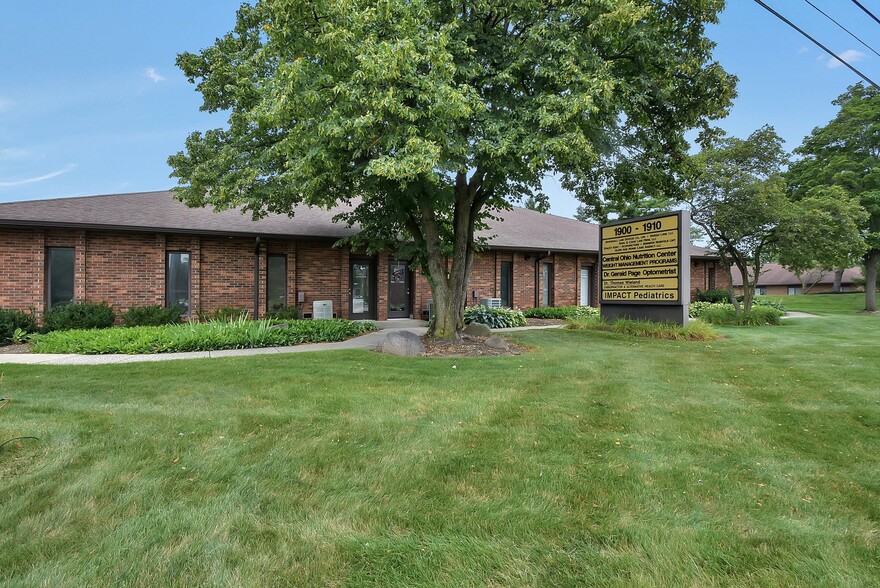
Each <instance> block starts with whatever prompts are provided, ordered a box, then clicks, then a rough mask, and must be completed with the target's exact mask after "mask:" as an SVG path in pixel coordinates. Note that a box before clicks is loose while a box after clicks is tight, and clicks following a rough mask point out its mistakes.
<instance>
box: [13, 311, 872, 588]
mask: <svg viewBox="0 0 880 588" xmlns="http://www.w3.org/2000/svg"><path fill="white" fill-rule="evenodd" d="M878 327H880V318H878V317H874V316H864V315H855V314H853V315H848V314H838V315H833V316H828V317H824V318H822V319H791V320H790V321H786V323H785V324H784V325H783V326H780V327H776V328H772V329H748V330H746V329H737V328H719V331H721V332H722V333H723V334H725V335H726V337H727V338H725V339H723V340H719V341H711V342H690V341H660V340H652V339H644V338H638V337H632V336H627V335H621V334H617V333H602V332H594V331H564V330H542V331H531V332H524V333H520V334H518V335H517V340H518V342H520V343H522V344H526V345H529V346H531V347H533V348H534V351H533V352H532V353H530V354H528V355H524V356H518V357H498V358H454V359H451V358H446V359H424V358H417V359H403V358H394V357H387V356H382V355H377V354H371V353H368V352H355V351H350V352H326V353H316V354H298V355H296V356H292V355H291V356H272V357H257V358H236V359H228V360H211V361H185V362H183V361H182V362H169V363H167V364H165V363H163V364H161V365H156V364H150V365H147V364H141V365H137V364H132V365H125V366H94V367H76V368H71V367H30V366H4V367H3V368H2V372H3V374H4V379H3V382H2V384H0V396H12V397H13V401H12V402H11V403H10V404H9V405H8V406H7V407H6V408H5V409H3V410H2V411H0V439H6V438H8V437H12V436H17V435H25V434H28V435H37V436H39V437H41V441H40V442H39V443H34V444H27V443H22V444H21V447H14V448H12V449H10V450H8V451H6V450H4V451H3V452H2V453H0V496H3V502H2V507H0V528H2V529H3V530H4V531H3V533H0V584H4V585H10V586H19V585H20V586H31V585H41V584H45V585H105V584H115V585H128V586H155V585H180V586H184V585H186V586H194V585H219V586H255V585H273V586H325V585H335V586H486V585H488V586H551V585H552V586H583V585H597V586H633V585H643V586H644V585H656V586H661V585H662V586H666V585H698V586H720V585H747V586H748V585H751V586H766V585H802V586H818V585H821V586H867V585H872V584H876V579H877V577H880V567H878V562H880V530H878V529H880V394H878V391H877V382H878V381H880V368H878V366H877V361H876V359H877V357H880V343H878V340H877V338H876V333H877V329H878Z"/></svg>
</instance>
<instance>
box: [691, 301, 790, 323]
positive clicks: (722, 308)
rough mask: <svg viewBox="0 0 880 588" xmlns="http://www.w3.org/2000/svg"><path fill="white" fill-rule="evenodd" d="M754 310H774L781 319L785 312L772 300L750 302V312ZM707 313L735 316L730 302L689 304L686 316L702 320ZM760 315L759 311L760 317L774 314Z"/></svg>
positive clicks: (781, 306) (781, 305) (782, 307)
mask: <svg viewBox="0 0 880 588" xmlns="http://www.w3.org/2000/svg"><path fill="white" fill-rule="evenodd" d="M740 302H742V301H740ZM756 308H766V309H770V310H775V311H777V312H778V313H779V317H782V315H784V314H785V313H786V312H787V311H786V309H785V306H784V305H783V304H782V303H780V302H775V301H773V300H767V299H758V298H756V299H755V300H753V301H752V310H755V309H756ZM707 311H712V312H713V313H714V316H716V317H721V316H725V315H729V314H731V313H732V314H736V309H735V308H734V307H733V304H731V303H730V302H717V303H716V302H691V303H690V306H688V315H689V316H690V317H691V318H703V315H704V314H705V313H706V312H707ZM760 313H761V311H759V315H760V316H772V315H773V314H774V313H772V312H771V313H764V314H760ZM719 320H720V319H719ZM726 324H733V323H726ZM771 324H778V323H771Z"/></svg>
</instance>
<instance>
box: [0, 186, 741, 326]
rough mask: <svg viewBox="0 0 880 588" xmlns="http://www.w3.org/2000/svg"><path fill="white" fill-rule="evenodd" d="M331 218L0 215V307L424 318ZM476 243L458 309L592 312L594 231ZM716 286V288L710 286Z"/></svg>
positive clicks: (514, 232) (390, 272) (36, 208)
mask: <svg viewBox="0 0 880 588" xmlns="http://www.w3.org/2000/svg"><path fill="white" fill-rule="evenodd" d="M339 211H340V210H339V209H335V210H331V211H325V210H320V209H314V208H302V209H297V210H296V214H295V215H294V216H293V217H292V218H291V217H287V216H283V215H269V216H267V217H266V218H263V219H260V220H252V219H251V218H250V217H249V216H245V215H242V214H239V213H238V212H237V211H225V212H213V211H212V210H210V209H192V208H187V207H186V206H184V205H183V204H181V203H180V202H178V201H176V200H175V199H174V198H173V195H172V194H171V193H170V192H148V193H141V194H117V195H110V196H90V197H82V198H62V199H55V200H40V201H30V202H13V203H6V204H0V276H2V278H0V308H17V309H27V308H34V309H36V311H37V312H38V313H42V312H44V311H45V310H47V309H48V308H50V307H51V306H52V305H53V304H59V303H64V302H68V301H70V300H89V301H107V302H108V303H110V304H111V305H112V306H113V308H114V309H115V310H116V311H117V312H119V313H121V312H124V311H126V310H127V309H129V308H131V307H135V306H146V305H152V304H162V305H165V304H169V305H170V304H180V305H181V306H182V307H184V308H185V309H186V311H187V312H188V313H190V314H195V313H197V312H199V311H211V310H213V309H216V308H220V307H230V306H231V307H237V308H246V309H249V310H250V311H251V312H253V313H254V314H255V315H256V316H263V315H264V314H265V313H266V311H267V310H268V309H269V308H271V307H276V306H280V305H289V306H292V305H297V306H300V307H301V309H302V312H303V313H304V316H311V314H312V312H313V308H314V306H313V304H314V303H315V302H318V301H330V302H331V303H332V309H333V313H334V314H335V315H336V316H340V317H346V318H355V319H357V318H372V319H378V320H384V319H386V318H395V317H401V318H402V317H408V316H411V315H412V316H415V317H423V316H425V315H426V314H427V310H428V305H429V300H430V298H431V291H430V287H429V286H428V282H427V280H426V279H425V278H424V276H422V275H421V272H419V271H418V270H417V268H415V267H411V266H410V264H409V263H408V262H407V261H406V260H397V259H394V257H393V255H391V254H380V255H373V256H368V255H365V254H362V253H359V252H357V251H352V250H351V249H350V248H348V247H334V246H333V244H334V242H336V241H337V240H339V239H340V238H342V237H346V236H349V235H351V234H353V233H354V232H355V231H356V230H357V229H356V228H348V227H346V226H345V225H344V224H338V223H334V222H333V221H332V218H333V216H334V215H335V214H337V213H338V212H339ZM501 216H502V217H503V219H504V220H503V222H501V221H490V222H489V229H488V230H487V231H484V232H483V233H481V235H482V236H484V237H487V238H489V248H488V249H486V250H484V251H481V252H480V253H478V254H477V255H476V257H475V259H474V265H473V271H472V275H471V281H470V284H469V292H468V294H469V296H468V303H469V304H478V303H479V302H480V300H481V299H483V298H500V299H501V300H502V303H503V304H504V305H505V306H511V307H517V308H529V307H533V306H567V305H578V304H580V305H596V301H597V299H598V296H597V288H598V280H597V276H596V269H595V268H596V265H597V258H598V249H599V231H598V226H597V225H593V224H589V223H582V222H579V221H576V220H573V219H567V218H562V217H558V216H553V215H547V214H541V213H538V212H534V211H531V210H526V209H523V208H514V209H513V210H511V211H505V212H504V213H502V214H501ZM691 263H692V267H691V276H692V279H691V292H692V297H693V295H694V293H695V291H696V289H697V288H699V289H700V290H706V289H710V288H711V287H712V286H713V285H714V286H715V287H724V286H725V285H726V283H722V280H723V276H726V272H722V271H720V269H719V270H717V271H716V265H717V259H716V258H714V257H713V256H711V255H707V254H706V252H705V250H703V249H701V248H698V247H694V248H693V250H692V256H691ZM713 281H714V283H713Z"/></svg>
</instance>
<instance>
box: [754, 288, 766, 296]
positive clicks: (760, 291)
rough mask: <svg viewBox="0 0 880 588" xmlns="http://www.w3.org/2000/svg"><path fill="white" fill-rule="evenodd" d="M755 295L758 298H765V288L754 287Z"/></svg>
mask: <svg viewBox="0 0 880 588" xmlns="http://www.w3.org/2000/svg"><path fill="white" fill-rule="evenodd" d="M755 294H757V295H758V296H766V295H767V287H766V286H758V287H756V288H755Z"/></svg>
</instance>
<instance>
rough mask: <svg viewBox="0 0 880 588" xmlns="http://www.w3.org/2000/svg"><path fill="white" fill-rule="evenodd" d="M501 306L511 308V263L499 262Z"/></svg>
mask: <svg viewBox="0 0 880 588" xmlns="http://www.w3.org/2000/svg"><path fill="white" fill-rule="evenodd" d="M499 294H500V295H501V306H503V307H505V308H513V262H512V261H502V262H501V292H499Z"/></svg>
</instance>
